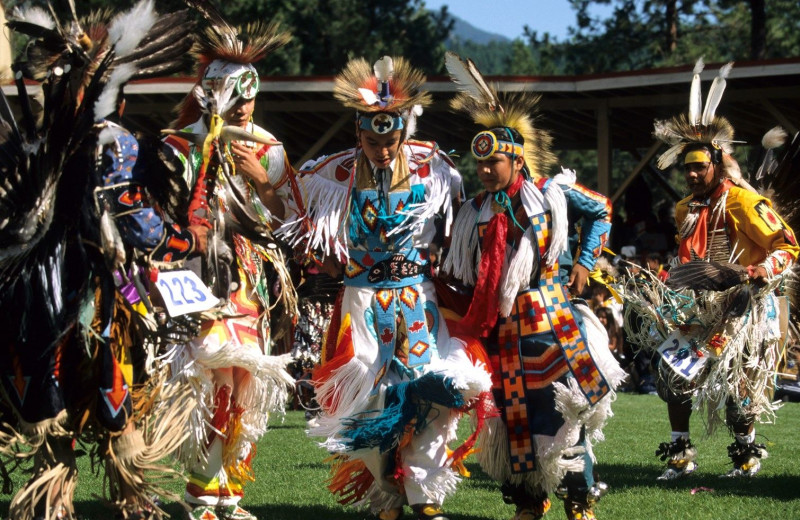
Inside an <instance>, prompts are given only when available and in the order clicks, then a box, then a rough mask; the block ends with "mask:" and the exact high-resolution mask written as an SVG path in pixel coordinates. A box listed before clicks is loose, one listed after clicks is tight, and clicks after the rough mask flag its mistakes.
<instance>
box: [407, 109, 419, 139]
mask: <svg viewBox="0 0 800 520" xmlns="http://www.w3.org/2000/svg"><path fill="white" fill-rule="evenodd" d="M421 115H422V105H414V106H413V107H412V108H411V111H410V113H409V114H408V121H406V139H411V137H412V136H413V135H414V133H415V132H416V131H417V118H418V117H419V116H421Z"/></svg>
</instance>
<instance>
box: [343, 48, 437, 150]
mask: <svg viewBox="0 0 800 520" xmlns="http://www.w3.org/2000/svg"><path fill="white" fill-rule="evenodd" d="M423 84H425V75H424V74H423V73H422V71H420V70H418V69H415V68H413V67H412V66H411V65H410V64H409V63H408V62H407V61H406V60H405V59H404V58H400V57H398V58H392V57H390V56H384V57H382V58H381V59H379V60H378V61H376V62H375V65H374V66H372V67H370V65H369V63H368V62H367V60H365V59H364V58H356V59H353V60H350V62H348V64H347V65H346V66H345V68H344V70H343V71H342V72H341V73H339V75H337V76H336V79H335V81H334V85H333V95H334V97H335V98H336V99H337V100H338V101H339V102H341V103H342V104H343V105H344V106H346V107H348V108H355V109H356V110H357V111H358V118H359V120H358V124H359V127H360V128H362V129H364V130H371V131H373V132H376V133H378V134H385V133H388V132H391V131H393V130H401V129H404V128H406V129H407V128H408V125H409V118H410V117H413V116H414V115H415V114H416V113H419V109H416V108H415V107H420V108H421V107H426V106H428V105H430V104H431V101H432V98H431V95H430V93H429V92H427V91H421V90H420V88H421V87H422V85H423Z"/></svg>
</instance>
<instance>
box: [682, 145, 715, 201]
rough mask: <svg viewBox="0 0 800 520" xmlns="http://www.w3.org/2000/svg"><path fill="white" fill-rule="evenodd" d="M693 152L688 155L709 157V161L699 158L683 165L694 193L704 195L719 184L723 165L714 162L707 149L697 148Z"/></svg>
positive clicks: (686, 177) (696, 195)
mask: <svg viewBox="0 0 800 520" xmlns="http://www.w3.org/2000/svg"><path fill="white" fill-rule="evenodd" d="M698 152H701V153H698ZM691 153H692V155H691V156H687V157H695V158H698V159H702V158H703V157H705V158H708V160H707V161H706V160H697V161H692V162H689V163H686V164H684V165H683V176H684V178H685V179H686V184H687V185H688V186H689V189H690V190H692V195H694V196H695V197H702V196H704V195H708V194H709V193H711V191H712V190H713V189H714V188H716V187H717V185H719V182H720V170H721V168H722V165H721V164H713V163H712V162H711V154H710V152H707V151H706V150H697V151H694V152H691Z"/></svg>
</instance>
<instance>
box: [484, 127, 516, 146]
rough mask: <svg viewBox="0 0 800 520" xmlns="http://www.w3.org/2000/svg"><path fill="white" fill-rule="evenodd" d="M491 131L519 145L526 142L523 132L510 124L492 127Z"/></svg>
mask: <svg viewBox="0 0 800 520" xmlns="http://www.w3.org/2000/svg"><path fill="white" fill-rule="evenodd" d="M489 131H490V132H492V133H493V134H494V135H496V136H497V138H498V139H506V140H509V141H511V142H513V143H516V144H519V145H524V144H525V138H524V137H522V134H520V133H519V132H517V131H516V130H514V129H513V128H511V127H510V126H497V127H495V128H490V129H489Z"/></svg>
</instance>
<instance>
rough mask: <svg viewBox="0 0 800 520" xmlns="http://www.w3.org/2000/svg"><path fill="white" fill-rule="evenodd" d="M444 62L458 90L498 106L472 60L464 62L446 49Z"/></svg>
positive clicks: (495, 106) (490, 104)
mask: <svg viewBox="0 0 800 520" xmlns="http://www.w3.org/2000/svg"><path fill="white" fill-rule="evenodd" d="M444 64H445V67H447V72H448V73H449V74H450V77H451V78H452V80H453V82H454V83H455V84H456V87H457V88H458V90H460V91H461V92H465V93H467V94H469V96H471V97H472V98H473V99H475V100H477V101H479V102H481V103H488V104H489V106H491V107H492V108H497V107H499V106H500V103H499V101H498V100H497V97H496V96H495V95H494V93H493V92H492V89H491V88H489V85H487V84H486V81H484V79H483V75H481V73H480V71H479V70H478V68H477V67H476V66H475V64H474V63H473V62H472V60H469V59H468V60H467V61H466V63H465V62H464V60H462V59H461V58H460V57H459V56H458V54H456V53H454V52H450V51H448V52H447V53H445V56H444ZM500 110H502V107H500Z"/></svg>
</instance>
